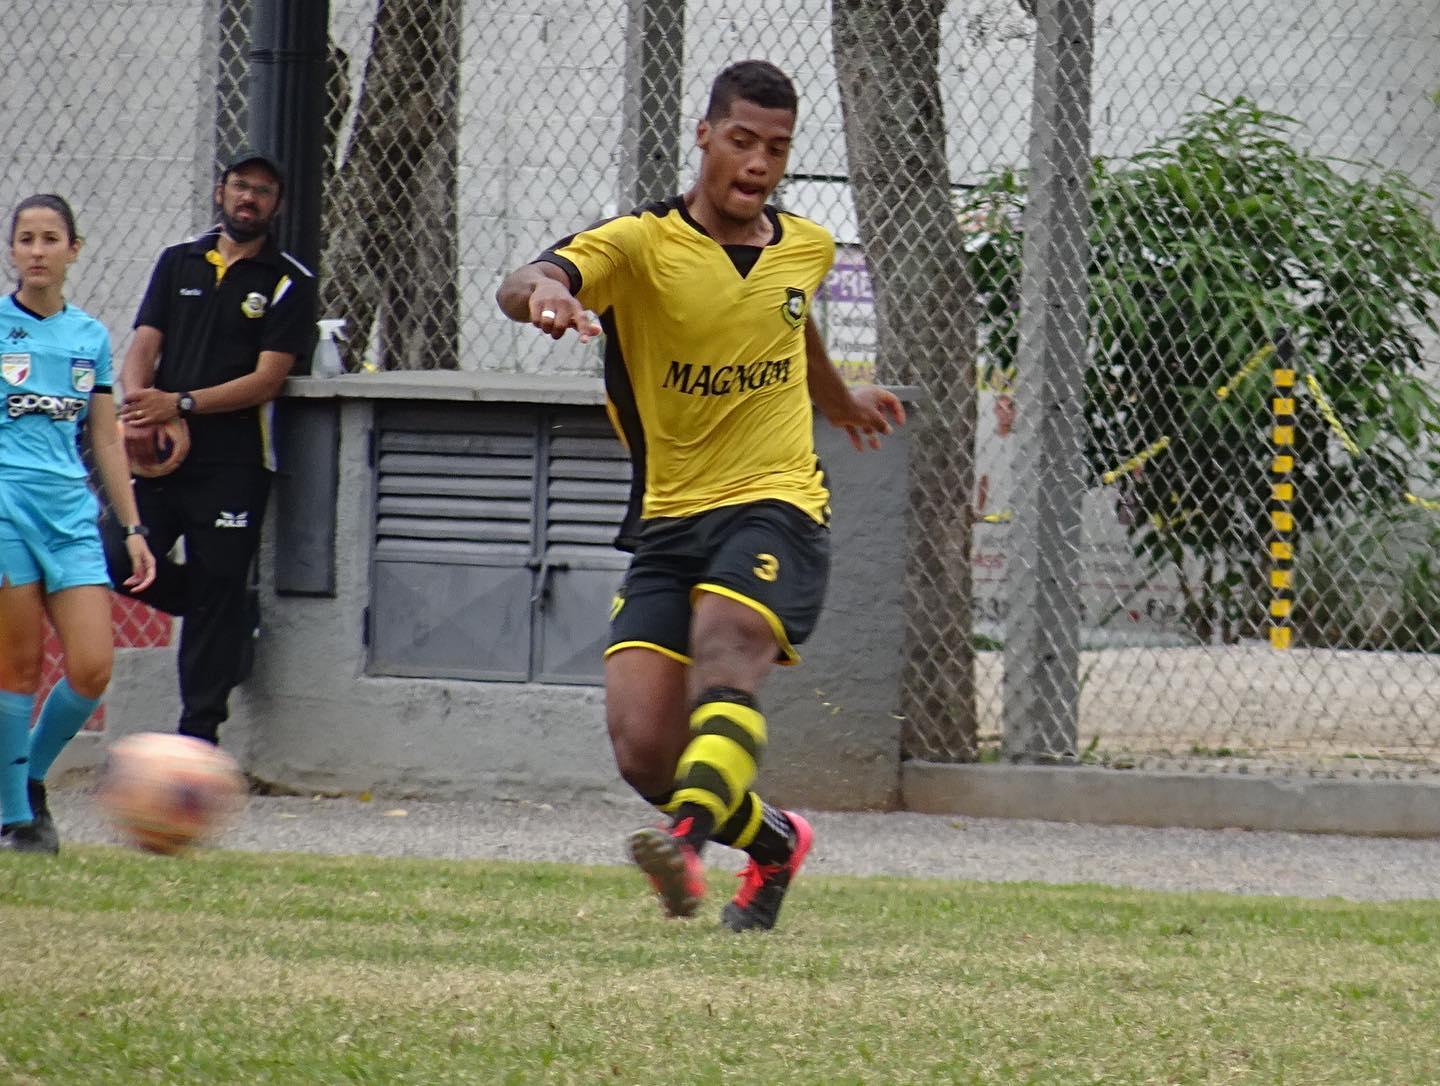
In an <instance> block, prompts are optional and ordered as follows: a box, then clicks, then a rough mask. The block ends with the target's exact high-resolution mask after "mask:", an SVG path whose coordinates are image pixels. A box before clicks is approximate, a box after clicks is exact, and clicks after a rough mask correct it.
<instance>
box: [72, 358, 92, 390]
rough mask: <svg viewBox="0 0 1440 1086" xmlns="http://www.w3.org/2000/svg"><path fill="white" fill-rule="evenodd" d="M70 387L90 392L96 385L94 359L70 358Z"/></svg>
mask: <svg viewBox="0 0 1440 1086" xmlns="http://www.w3.org/2000/svg"><path fill="white" fill-rule="evenodd" d="M70 387H71V388H73V389H74V390H75V391H76V392H89V391H91V390H92V389H93V388H94V387H95V361H94V359H90V358H72V359H70Z"/></svg>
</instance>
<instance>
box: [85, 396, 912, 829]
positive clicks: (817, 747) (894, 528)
mask: <svg viewBox="0 0 1440 1086" xmlns="http://www.w3.org/2000/svg"><path fill="white" fill-rule="evenodd" d="M291 384H292V387H293V389H294V390H295V392H296V393H297V394H305V393H308V394H311V395H327V394H334V393H336V392H340V393H342V395H341V396H340V397H339V398H338V401H337V402H338V404H339V410H340V413H341V450H340V464H341V467H340V488H339V504H338V525H339V528H338V532H337V548H336V557H337V563H338V567H337V578H336V580H337V584H338V586H339V587H338V591H337V595H336V597H335V598H333V599H329V598H315V597H297V596H277V595H276V594H275V593H274V591H273V589H272V575H271V571H272V569H273V559H274V556H273V553H270V552H269V551H268V549H267V552H266V553H265V554H264V556H263V561H262V570H263V571H264V586H265V595H264V601H263V610H264V621H263V625H264V635H263V637H262V639H261V641H260V644H259V647H258V652H257V655H256V663H255V670H254V673H253V675H252V677H251V679H250V680H249V681H248V682H247V683H245V684H244V686H243V687H241V688H240V690H238V691H237V693H236V695H235V697H234V699H233V701H232V711H233V713H232V718H231V721H230V722H229V723H228V724H227V725H226V726H225V728H224V729H223V731H222V742H223V743H224V745H225V746H226V747H227V748H228V749H230V750H232V751H233V752H235V753H236V754H237V756H239V757H240V758H241V759H242V761H244V763H245V764H246V767H247V769H249V770H250V772H252V773H253V774H254V775H255V776H257V777H259V778H261V779H263V780H266V781H270V782H273V783H276V784H279V785H283V786H286V787H291V788H296V789H300V790H312V789H313V790H322V791H328V790H334V791H346V792H354V791H362V790H370V791H375V792H383V793H391V794H406V793H414V794H423V795H427V796H487V797H528V798H531V799H542V798H544V797H546V796H553V795H555V794H556V793H557V792H558V793H560V794H573V793H575V792H582V791H612V790H613V791H615V792H617V793H620V792H622V791H623V790H624V786H623V785H622V784H621V782H620V781H619V778H618V776H617V774H616V772H615V769H614V764H613V761H612V759H611V756H610V750H609V744H608V741H607V739H606V737H605V731H604V710H603V694H602V691H601V690H600V688H599V687H585V686H560V685H542V684H518V683H483V682H463V681H456V680H429V679H408V678H390V677H379V676H371V675H367V674H366V653H367V650H366V648H365V646H364V645H363V644H362V640H361V638H362V628H363V613H364V609H365V607H366V605H367V604H368V603H369V601H370V546H371V541H372V539H373V536H374V525H373V520H372V516H373V513H372V502H373V493H372V491H373V481H374V472H373V469H372V468H371V467H370V466H369V465H368V463H367V461H366V448H367V441H368V431H369V429H370V427H371V423H372V411H373V408H374V405H375V403H376V402H377V400H376V398H375V397H377V396H381V397H384V398H387V399H409V400H416V399H420V400H424V399H431V400H439V399H455V398H466V397H469V398H474V397H475V396H477V395H478V396H481V397H486V398H492V399H494V398H500V399H503V398H504V397H505V396H514V397H518V398H520V399H521V400H522V401H524V398H525V396H526V395H529V396H531V397H532V399H531V400H530V401H529V402H535V401H536V400H546V401H547V402H578V403H589V404H598V403H599V402H600V398H599V388H598V383H597V382H590V381H579V380H573V379H572V380H570V381H568V382H567V381H563V380H562V381H556V382H551V383H547V382H544V381H538V382H537V381H529V382H528V384H529V387H530V388H531V390H532V391H531V392H530V393H528V394H527V393H525V392H523V391H519V390H517V386H516V385H515V384H514V383H513V382H512V383H510V384H509V385H503V387H502V383H499V382H497V381H496V380H493V379H485V378H481V377H478V376H477V375H439V374H434V375H430V374H426V375H409V376H406V375H400V374H385V375H374V376H354V377H347V378H340V379H337V380H335V381H332V382H326V381H320V380H302V381H293V382H292V383H291ZM547 385H548V387H547ZM477 389H478V390H479V391H477ZM817 439H818V441H819V444H820V449H821V456H822V458H823V460H824V462H825V466H826V470H827V473H828V474H829V476H830V478H831V480H832V485H833V488H834V509H835V522H834V523H835V528H834V551H835V557H834V567H833V571H832V580H831V590H830V595H829V601H828V606H827V608H826V612H825V615H824V617H823V618H822V620H821V622H820V625H819V627H818V629H817V631H816V633H815V635H814V637H813V638H812V640H811V641H810V642H809V643H807V645H806V646H805V647H804V649H803V650H802V651H803V653H804V656H805V660H806V662H805V663H804V664H803V665H802V666H801V667H798V668H785V669H779V670H778V671H777V673H776V674H775V676H774V677H773V679H772V681H771V682H770V683H768V685H767V686H766V688H765V690H764V691H763V694H762V704H763V705H764V707H765V710H766V713H767V716H768V718H769V720H770V729H771V747H770V754H769V758H768V761H767V763H766V765H765V767H764V769H763V770H762V784H763V786H764V787H765V789H766V794H767V795H773V796H774V797H775V798H776V799H777V800H780V801H784V802H789V803H794V804H802V805H812V806H819V807H827V808H876V807H890V806H893V805H894V804H895V802H896V800H897V798H898V795H899V757H900V738H899V728H900V722H899V719H898V717H897V716H896V706H897V704H898V697H897V689H898V674H899V665H900V653H901V645H902V642H903V616H902V611H901V588H902V584H903V576H902V573H903V553H902V552H903V539H902V535H903V530H904V501H905V493H906V485H905V479H906V470H907V456H906V453H907V446H906V441H905V438H904V437H903V435H902V436H900V437H898V438H896V439H894V440H891V441H890V442H889V443H887V445H886V447H885V448H884V449H883V450H882V451H880V452H867V453H866V454H864V455H861V454H857V453H855V452H854V451H853V450H851V448H850V446H849V444H848V441H846V439H845V437H844V435H843V433H841V432H839V431H835V430H833V429H831V428H830V427H829V426H827V425H825V424H823V423H821V424H819V426H818V428H817ZM274 538H275V533H274V532H273V531H269V532H267V540H272V541H273V539H274ZM268 546H269V545H268V544H267V548H268ZM153 655H154V656H157V657H164V656H168V654H165V653H154V654H153ZM173 684H174V680H173V673H171V674H170V675H167V676H165V678H164V679H163V681H162V680H161V678H160V677H159V676H153V677H152V679H151V682H149V683H147V685H149V686H150V693H151V694H153V695H161V694H167V695H168V694H169V693H170V692H171V691H172V690H173ZM127 686H128V684H127ZM111 704H112V708H111V714H112V717H113V718H114V719H115V720H116V725H115V727H116V728H117V730H118V731H120V732H123V731H127V730H134V729H135V728H136V727H138V726H140V724H139V723H137V721H136V717H135V715H134V714H135V713H136V711H137V709H139V706H137V705H135V704H133V703H131V704H125V705H123V706H122V705H119V704H116V702H115V699H113V698H112V703H111ZM150 705H151V706H153V705H154V702H153V701H152V702H151V703H150ZM142 712H143V715H142V718H141V719H142V721H144V722H148V724H149V726H152V727H153V726H168V720H166V719H164V718H162V719H159V720H157V719H156V715H157V714H156V712H155V710H154V709H153V708H150V707H146V708H145V709H144V710H143V711H142Z"/></svg>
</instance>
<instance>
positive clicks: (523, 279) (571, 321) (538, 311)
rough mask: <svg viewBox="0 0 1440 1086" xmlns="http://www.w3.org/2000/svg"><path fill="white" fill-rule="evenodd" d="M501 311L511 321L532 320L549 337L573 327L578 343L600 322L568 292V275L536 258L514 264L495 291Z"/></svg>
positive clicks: (585, 340)
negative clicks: (520, 263)
mask: <svg viewBox="0 0 1440 1086" xmlns="http://www.w3.org/2000/svg"><path fill="white" fill-rule="evenodd" d="M495 300H496V301H497V302H498V303H500V311H501V312H502V313H504V314H505V315H506V316H507V317H509V318H510V319H511V320H512V321H519V322H520V323H521V324H533V325H534V326H535V327H536V328H538V329H540V331H542V332H544V333H545V334H546V335H547V336H549V337H550V338H551V339H559V338H561V337H562V336H563V335H564V334H565V333H566V331H567V330H569V329H571V328H573V329H575V331H576V332H577V333H578V334H579V336H580V342H581V343H588V342H589V341H590V340H592V339H594V338H595V337H596V336H598V335H599V334H600V325H599V324H597V323H596V322H595V318H594V317H592V316H591V315H590V313H589V312H588V311H587V310H586V309H585V307H584V306H583V305H581V304H580V301H579V299H577V298H576V297H575V295H573V294H571V293H570V279H569V277H568V276H567V275H566V274H565V272H564V271H562V270H561V269H560V268H558V267H556V266H555V265H554V264H550V263H548V262H546V261H543V260H542V261H537V262H536V263H534V264H526V265H524V266H523V267H520V268H516V269H515V270H514V271H513V272H511V273H510V274H509V275H507V276H506V277H505V281H504V282H502V283H501V284H500V289H499V290H497V291H496V292H495Z"/></svg>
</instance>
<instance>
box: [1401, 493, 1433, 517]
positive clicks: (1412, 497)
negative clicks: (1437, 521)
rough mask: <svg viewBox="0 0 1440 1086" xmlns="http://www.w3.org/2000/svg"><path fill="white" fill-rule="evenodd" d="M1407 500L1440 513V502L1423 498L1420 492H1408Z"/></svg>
mask: <svg viewBox="0 0 1440 1086" xmlns="http://www.w3.org/2000/svg"><path fill="white" fill-rule="evenodd" d="M1405 500H1406V501H1407V502H1409V503H1410V504H1411V505H1418V506H1419V507H1420V508H1421V509H1428V510H1430V512H1432V513H1440V502H1437V501H1434V500H1432V499H1430V498H1422V497H1420V495H1419V494H1408V493H1407V494H1406V495H1405Z"/></svg>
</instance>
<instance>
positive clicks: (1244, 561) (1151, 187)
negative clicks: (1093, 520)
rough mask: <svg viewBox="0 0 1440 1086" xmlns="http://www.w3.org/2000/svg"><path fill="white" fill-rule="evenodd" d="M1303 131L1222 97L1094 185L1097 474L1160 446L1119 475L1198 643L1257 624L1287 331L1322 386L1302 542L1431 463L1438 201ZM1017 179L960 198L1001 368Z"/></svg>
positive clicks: (1092, 403)
mask: <svg viewBox="0 0 1440 1086" xmlns="http://www.w3.org/2000/svg"><path fill="white" fill-rule="evenodd" d="M1297 128H1298V123H1297V122H1296V121H1294V120H1293V119H1291V118H1288V117H1284V116H1280V115H1278V114H1274V113H1270V112H1267V111H1265V110H1263V109H1261V108H1259V107H1258V106H1256V105H1255V104H1254V103H1253V102H1250V101H1248V100H1246V99H1243V98H1238V99H1235V100H1234V101H1231V102H1228V103H1219V102H1217V103H1215V104H1214V105H1213V106H1212V107H1211V108H1209V109H1207V110H1205V111H1202V112H1199V113H1195V114H1191V115H1190V116H1188V117H1187V118H1186V119H1185V120H1184V122H1183V123H1182V125H1181V128H1180V132H1179V134H1178V135H1177V136H1175V137H1173V138H1169V139H1166V140H1164V141H1162V142H1161V143H1160V144H1158V145H1157V146H1156V147H1154V148H1153V149H1151V150H1148V151H1145V152H1144V153H1141V154H1138V155H1136V156H1134V157H1133V158H1130V159H1127V160H1121V161H1097V162H1096V163H1095V165H1094V169H1093V173H1092V177H1091V200H1090V210H1091V229H1090V244H1091V260H1090V274H1089V285H1090V318H1091V360H1090V366H1089V368H1088V371H1087V375H1086V389H1085V392H1086V403H1085V410H1086V417H1087V420H1088V423H1089V426H1088V427H1087V434H1086V448H1085V456H1086V462H1087V470H1088V471H1089V472H1090V474H1091V476H1092V480H1093V484H1095V485H1098V483H1099V481H1100V479H1101V477H1102V476H1104V474H1105V473H1106V472H1108V471H1112V470H1113V469H1115V468H1116V467H1117V466H1119V465H1122V464H1124V463H1125V462H1126V461H1127V460H1129V459H1130V458H1132V457H1134V456H1135V455H1136V454H1137V453H1140V452H1142V451H1144V450H1147V449H1153V448H1154V447H1155V446H1156V443H1157V442H1161V441H1162V440H1164V441H1165V445H1164V448H1163V451H1159V452H1156V453H1155V454H1154V455H1153V456H1152V457H1151V458H1150V459H1149V460H1148V461H1147V462H1146V463H1145V465H1144V466H1143V467H1142V468H1140V469H1137V470H1135V471H1131V472H1125V473H1122V474H1121V476H1120V478H1119V479H1118V480H1117V481H1116V483H1115V485H1117V486H1119V487H1120V488H1121V498H1122V501H1123V503H1124V505H1125V507H1126V509H1127V510H1128V511H1129V513H1130V514H1131V515H1130V516H1129V517H1128V518H1127V519H1128V521H1129V524H1128V526H1127V530H1128V531H1129V533H1130V536H1131V540H1132V543H1133V544H1134V548H1135V552H1136V554H1137V555H1139V556H1141V557H1142V558H1143V559H1144V560H1145V561H1146V562H1147V563H1149V564H1150V565H1151V566H1152V567H1153V568H1156V569H1158V568H1161V567H1164V566H1167V565H1168V566H1170V567H1173V569H1174V570H1175V571H1176V573H1177V575H1178V577H1179V583H1180V587H1181V592H1182V594H1183V596H1184V598H1185V600H1186V608H1185V617H1186V620H1187V621H1188V623H1189V624H1190V626H1191V628H1192V629H1193V630H1194V631H1195V633H1196V635H1197V636H1198V637H1200V638H1201V639H1202V640H1206V641H1209V640H1212V639H1215V638H1219V639H1221V640H1229V639H1231V638H1234V637H1238V636H1244V635H1247V634H1250V633H1253V632H1255V630H1256V629H1257V628H1258V627H1259V626H1260V625H1263V622H1264V604H1265V601H1266V600H1267V599H1268V588H1267V587H1265V586H1266V585H1267V584H1268V581H1267V580H1266V569H1267V563H1268V555H1267V549H1266V541H1267V535H1268V532H1269V518H1268V498H1269V493H1270V491H1269V486H1270V464H1271V458H1272V447H1271V445H1270V440H1269V432H1270V400H1271V383H1270V364H1269V362H1266V361H1265V358H1266V356H1267V353H1268V351H1269V350H1270V349H1271V348H1272V347H1273V344H1274V343H1275V342H1276V339H1277V336H1278V334H1279V330H1282V329H1283V330H1285V333H1286V334H1287V335H1288V337H1289V339H1290V341H1291V343H1293V345H1294V349H1295V352H1296V353H1295V362H1294V364H1295V366H1296V367H1297V368H1298V369H1300V371H1301V372H1302V374H1309V375H1311V376H1313V378H1314V379H1315V380H1316V381H1317V382H1318V387H1319V389H1320V390H1321V391H1322V392H1323V394H1324V402H1322V399H1321V398H1319V397H1317V396H1316V395H1314V394H1313V393H1309V392H1307V390H1306V388H1305V387H1304V382H1303V378H1302V385H1301V387H1300V388H1299V389H1297V405H1296V406H1297V415H1298V418H1297V427H1296V430H1297V434H1296V445H1295V449H1294V452H1295V455H1296V460H1297V464H1298V469H1297V474H1296V477H1295V483H1296V497H1295V500H1294V502H1293V505H1292V509H1293V512H1294V515H1295V519H1296V529H1297V533H1298V538H1299V539H1301V540H1302V541H1303V540H1304V539H1305V538H1306V536H1307V535H1308V534H1309V533H1313V532H1317V531H1323V530H1330V531H1332V532H1333V531H1339V530H1340V529H1341V528H1342V526H1343V525H1345V524H1346V523H1349V522H1351V521H1353V520H1354V519H1355V518H1357V517H1363V518H1365V519H1370V520H1373V519H1374V518H1376V517H1379V518H1381V519H1384V518H1388V517H1391V516H1393V515H1395V514H1396V513H1397V511H1399V510H1401V509H1402V508H1404V495H1405V494H1406V492H1407V491H1408V490H1409V489H1410V487H1411V486H1412V485H1413V484H1414V483H1415V481H1417V480H1433V479H1435V478H1436V476H1437V467H1440V461H1437V458H1436V455H1435V448H1434V444H1433V438H1434V435H1435V434H1436V433H1437V432H1440V404H1437V401H1436V396H1435V393H1434V390H1433V388H1432V387H1431V386H1430V384H1429V383H1428V382H1427V381H1426V379H1425V377H1424V375H1423V374H1422V372H1421V367H1422V342H1421V339H1420V333H1421V331H1422V329H1424V328H1429V329H1430V330H1431V331H1432V332H1437V333H1440V329H1437V327H1436V324H1435V320H1434V317H1433V313H1434V311H1435V305H1436V302H1437V300H1440V231H1437V229H1436V227H1435V225H1434V223H1433V222H1432V221H1431V219H1430V217H1429V213H1428V211H1427V207H1426V197H1425V194H1423V193H1421V192H1419V191H1418V190H1417V189H1416V188H1415V187H1414V186H1413V185H1412V184H1411V183H1410V182H1409V181H1408V180H1407V179H1406V178H1405V177H1404V176H1403V175H1401V174H1399V173H1396V172H1394V171H1387V170H1383V169H1380V168H1379V167H1376V166H1373V165H1371V164H1361V163H1353V162H1348V161H1343V160H1339V159H1334V158H1328V157H1324V156H1320V155H1316V154H1313V153H1310V152H1308V151H1306V150H1303V149H1301V148H1300V147H1299V146H1298V145H1297V141H1296V139H1295V130H1296V129H1297ZM1025 186H1026V176H1025V174H1024V173H1023V172H1017V171H1004V172H1002V173H999V174H997V175H995V176H994V177H992V178H990V179H988V180H987V181H986V182H985V183H983V184H981V185H980V186H978V187H977V188H976V189H974V190H972V191H971V192H970V193H969V194H968V196H967V198H966V200H965V202H964V206H963V207H962V209H961V214H962V215H963V216H965V217H966V219H967V220H969V221H971V222H980V223H983V224H985V226H986V230H985V232H984V233H983V234H981V235H980V236H979V238H978V240H977V242H976V244H974V245H973V246H972V255H971V259H972V262H973V268H972V273H973V275H974V277H975V281H976V283H977V285H978V287H979V290H980V296H981V303H982V310H983V311H982V314H981V337H982V340H981V347H982V349H983V350H984V351H985V352H986V353H987V354H988V356H989V357H990V359H991V360H992V362H993V363H994V364H996V365H999V366H1001V367H1006V366H1010V365H1013V363H1014V361H1015V357H1016V347H1017V345H1018V338H1019V313H1018V297H1019V285H1020V253H1021V244H1022V238H1021V229H1020V227H1021V213H1022V212H1023V208H1024V203H1025ZM1325 402H1328V404H1329V405H1332V407H1333V416H1332V417H1329V418H1327V412H1326V410H1325V409H1324V408H1325ZM1340 430H1343V431H1344V432H1345V433H1347V434H1348V435H1351V436H1352V437H1353V441H1354V444H1355V446H1356V449H1355V451H1354V452H1346V451H1344V450H1343V449H1341V448H1340V447H1339V442H1338V440H1337V434H1338V432H1339V431H1340Z"/></svg>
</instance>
